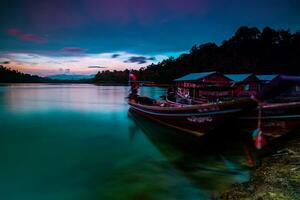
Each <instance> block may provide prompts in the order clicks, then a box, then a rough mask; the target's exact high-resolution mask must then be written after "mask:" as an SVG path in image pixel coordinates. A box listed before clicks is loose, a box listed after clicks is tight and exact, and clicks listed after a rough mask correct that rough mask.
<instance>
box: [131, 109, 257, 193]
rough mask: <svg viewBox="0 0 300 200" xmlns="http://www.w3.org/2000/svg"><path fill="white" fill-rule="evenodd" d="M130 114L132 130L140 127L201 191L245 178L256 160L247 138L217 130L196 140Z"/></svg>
mask: <svg viewBox="0 0 300 200" xmlns="http://www.w3.org/2000/svg"><path fill="white" fill-rule="evenodd" d="M129 116H130V117H131V118H132V119H133V120H134V121H135V122H136V124H135V126H136V127H135V128H131V130H134V129H138V128H141V129H142V130H143V133H144V134H145V135H146V136H147V138H148V139H149V140H150V141H151V142H152V144H154V145H155V147H156V148H157V149H158V150H159V151H160V152H161V153H162V154H163V155H164V156H165V157H166V158H167V159H168V161H169V162H170V163H171V164H172V165H173V166H174V167H175V168H176V169H177V170H179V171H180V172H181V173H182V174H183V175H184V176H185V177H187V178H188V179H189V180H191V181H192V182H193V183H195V184H197V185H198V187H199V188H200V189H201V190H202V192H203V193H206V194H211V195H212V196H213V195H214V193H216V192H217V191H222V190H223V189H225V188H227V187H229V186H230V185H231V184H233V183H237V182H244V181H247V180H248V179H249V176H250V170H251V168H252V167H254V165H256V163H257V159H256V157H255V150H254V149H253V147H252V146H253V145H248V144H247V142H246V141H243V140H234V139H233V138H224V137H221V138H220V137H219V138H218V137H216V135H218V133H214V134H213V135H212V136H211V137H204V138H202V139H198V140H195V138H194V137H190V136H188V135H185V134H184V133H182V132H178V131H175V130H173V129H170V128H165V127H163V126H161V125H158V124H156V123H153V122H150V121H148V120H147V119H145V118H143V117H141V116H139V115H137V114H136V113H133V112H129ZM132 133H133V132H132ZM220 134H221V135H224V134H222V133H220ZM220 134H219V135H220ZM130 137H131V138H134V137H133V136H130Z"/></svg>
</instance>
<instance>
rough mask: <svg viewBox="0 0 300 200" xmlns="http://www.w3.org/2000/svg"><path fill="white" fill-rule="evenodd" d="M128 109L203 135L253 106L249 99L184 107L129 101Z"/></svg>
mask: <svg viewBox="0 0 300 200" xmlns="http://www.w3.org/2000/svg"><path fill="white" fill-rule="evenodd" d="M129 105H130V111H132V112H136V113H138V114H140V115H142V116H144V117H146V118H148V119H150V120H153V121H156V122H158V123H160V124H163V125H166V126H168V127H172V128H175V129H178V130H181V131H184V132H187V133H190V134H192V135H195V136H203V135H205V134H206V133H208V132H211V131H213V130H215V129H217V128H219V127H221V126H222V125H224V124H226V122H228V121H230V120H234V119H236V118H237V117H238V116H239V114H241V113H242V112H243V111H244V110H245V109H246V108H248V107H249V108H250V107H251V106H254V102H253V101H252V100H251V99H247V100H240V101H237V102H227V103H218V104H203V105H192V106H184V107H179V108H176V107H160V106H149V105H142V104H138V103H134V102H129Z"/></svg>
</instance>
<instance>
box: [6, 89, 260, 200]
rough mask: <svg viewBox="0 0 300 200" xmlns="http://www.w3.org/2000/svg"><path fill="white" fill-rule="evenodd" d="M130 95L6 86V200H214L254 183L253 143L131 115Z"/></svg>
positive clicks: (155, 93)
mask: <svg viewBox="0 0 300 200" xmlns="http://www.w3.org/2000/svg"><path fill="white" fill-rule="evenodd" d="M128 90H129V88H128V87H110V86H94V85H47V84H15V85H7V86H2V87H0V159H1V165H0V199H1V200H6V199H7V200H8V199H9V200H14V199H18V200H19V199H22V200H27V199H28V200H41V199H43V200H48V199H49V200H50V199H51V200H68V199H72V200H77V199H85V200H89V199H92V200H93V199H98V200H99V199H117V200H120V199H209V198H210V197H212V196H214V195H215V194H217V192H220V191H222V190H224V189H226V188H227V187H229V186H230V185H231V184H232V183H236V182H243V181H247V180H248V179H249V175H250V169H251V166H253V165H255V159H254V158H253V157H255V156H254V153H253V151H252V150H251V148H250V147H249V146H248V145H247V144H244V143H243V142H241V141H231V142H230V143H229V142H227V141H222V142H216V143H215V142H212V141H211V140H210V142H208V141H204V142H201V141H195V140H194V139H193V138H188V137H186V136H182V134H181V133H178V132H175V131H174V130H171V129H168V128H165V127H162V126H160V125H157V124H155V123H152V122H149V121H147V120H144V119H142V118H139V117H138V116H136V115H134V114H130V113H128V105H127V103H126V99H125V97H126V95H127V92H128ZM141 93H142V94H144V95H149V96H152V97H154V98H158V97H159V96H160V95H161V94H163V93H164V89H163V88H154V87H144V88H142V91H141ZM223 134H226V133H223ZM207 144H209V145H207ZM253 159H254V160H253Z"/></svg>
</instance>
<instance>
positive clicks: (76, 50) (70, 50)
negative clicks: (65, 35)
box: [61, 47, 85, 53]
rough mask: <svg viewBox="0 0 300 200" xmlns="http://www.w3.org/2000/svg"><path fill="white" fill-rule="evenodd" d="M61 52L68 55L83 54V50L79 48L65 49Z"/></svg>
mask: <svg viewBox="0 0 300 200" xmlns="http://www.w3.org/2000/svg"><path fill="white" fill-rule="evenodd" d="M61 51H63V52H68V53H81V52H84V51H85V50H84V49H82V48H80V47H65V48H63V49H62V50H61Z"/></svg>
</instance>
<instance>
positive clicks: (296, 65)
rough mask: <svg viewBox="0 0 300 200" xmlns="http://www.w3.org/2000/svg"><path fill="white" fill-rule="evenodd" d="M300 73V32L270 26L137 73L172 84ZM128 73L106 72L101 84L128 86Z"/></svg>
mask: <svg viewBox="0 0 300 200" xmlns="http://www.w3.org/2000/svg"><path fill="white" fill-rule="evenodd" d="M213 70H217V71H221V72H225V73H268V74H273V73H284V74H293V75H296V74H297V75H299V74H300V32H296V33H291V32H290V31H288V30H274V29H271V28H269V27H266V28H264V29H263V30H261V31H260V30H259V29H257V28H255V27H240V28H239V29H238V30H237V31H236V33H235V34H234V36H232V37H231V38H230V39H228V40H225V41H223V43H222V44H221V45H219V46H218V45H216V44H215V43H206V44H202V45H194V46H193V47H192V48H191V50H190V52H189V53H187V54H182V55H181V56H179V57H178V58H176V59H174V58H173V57H170V58H168V59H166V60H163V61H162V62H160V63H158V64H152V65H150V66H148V67H146V68H141V69H140V70H139V71H135V73H136V74H137V76H138V78H139V80H145V81H154V82H157V83H169V82H171V81H172V80H173V79H175V78H178V77H180V76H183V75H185V74H188V73H192V72H203V71H213ZM127 79H128V70H125V71H113V72H110V71H103V72H99V73H98V74H97V75H96V78H95V80H94V81H95V82H97V83H126V82H127V81H128V80H127Z"/></svg>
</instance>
